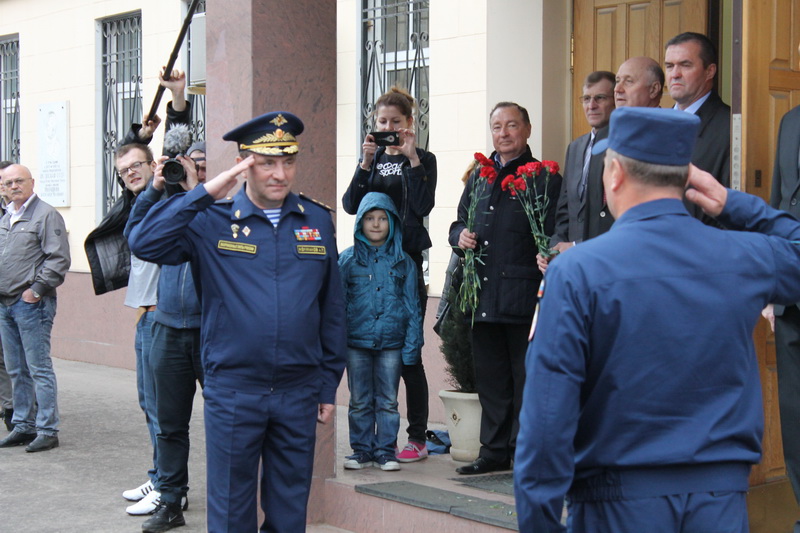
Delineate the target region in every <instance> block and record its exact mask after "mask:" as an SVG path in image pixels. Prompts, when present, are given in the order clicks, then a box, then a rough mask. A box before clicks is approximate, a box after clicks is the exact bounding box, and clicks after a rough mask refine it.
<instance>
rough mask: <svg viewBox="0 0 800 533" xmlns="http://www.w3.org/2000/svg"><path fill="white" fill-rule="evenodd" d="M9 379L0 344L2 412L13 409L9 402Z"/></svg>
mask: <svg viewBox="0 0 800 533" xmlns="http://www.w3.org/2000/svg"><path fill="white" fill-rule="evenodd" d="M11 398H12V396H11V378H10V377H8V372H6V362H5V359H4V358H3V345H2V344H1V343H0V408H2V410H3V411H5V410H6V409H13V408H14V403H13V402H12V400H11Z"/></svg>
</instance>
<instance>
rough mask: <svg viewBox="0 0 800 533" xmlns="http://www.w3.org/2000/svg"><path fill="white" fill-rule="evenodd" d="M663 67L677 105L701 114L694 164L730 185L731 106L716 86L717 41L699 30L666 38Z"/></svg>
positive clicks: (688, 111) (698, 114)
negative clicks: (715, 44) (718, 92)
mask: <svg viewBox="0 0 800 533" xmlns="http://www.w3.org/2000/svg"><path fill="white" fill-rule="evenodd" d="M664 70H665V71H666V75H667V89H668V90H669V95H670V96H671V97H672V98H673V99H674V100H675V102H676V103H675V109H680V110H682V111H686V112H687V113H694V114H695V115H697V116H698V117H700V131H699V133H698V136H697V144H696V145H695V147H694V152H693V153H692V164H694V165H695V166H697V167H699V168H700V169H702V170H705V171H706V172H708V173H709V174H711V175H712V176H714V177H715V178H716V179H717V181H719V182H720V183H721V184H723V185H724V186H726V187H728V186H730V146H731V131H730V130H731V108H730V106H728V105H727V104H725V103H724V102H723V101H722V100H721V99H720V97H719V95H718V94H717V93H716V91H714V90H713V88H714V78H715V77H716V75H717V51H716V48H715V47H714V44H713V43H712V42H711V40H710V39H709V38H708V37H706V36H705V35H702V34H700V33H693V32H686V33H681V34H680V35H676V36H675V37H673V38H672V39H670V40H669V41H667V47H666V54H665V56H664ZM687 205H688V204H687ZM698 212H699V211H698V209H697V208H695V213H698Z"/></svg>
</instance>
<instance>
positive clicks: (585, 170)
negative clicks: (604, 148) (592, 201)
mask: <svg viewBox="0 0 800 533" xmlns="http://www.w3.org/2000/svg"><path fill="white" fill-rule="evenodd" d="M593 146H594V133H592V136H591V137H590V138H589V146H588V147H587V148H586V153H585V154H584V155H583V170H582V171H581V186H580V189H579V190H580V193H581V200H583V197H584V196H586V183H587V182H588V178H589V161H591V160H592V147H593Z"/></svg>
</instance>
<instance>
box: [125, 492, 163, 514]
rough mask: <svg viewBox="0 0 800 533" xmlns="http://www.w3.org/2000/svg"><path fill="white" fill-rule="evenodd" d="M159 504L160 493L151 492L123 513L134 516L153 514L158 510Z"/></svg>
mask: <svg viewBox="0 0 800 533" xmlns="http://www.w3.org/2000/svg"><path fill="white" fill-rule="evenodd" d="M159 503H161V493H160V492H158V491H157V490H151V491H150V492H149V493H148V494H147V496H145V497H144V498H142V499H141V500H139V501H138V502H136V503H134V504H133V505H129V506H128V507H127V508H126V509H125V512H127V513H128V514H130V515H135V516H138V515H148V514H153V513H155V512H156V509H158V504H159Z"/></svg>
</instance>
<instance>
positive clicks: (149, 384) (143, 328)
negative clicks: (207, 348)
mask: <svg viewBox="0 0 800 533" xmlns="http://www.w3.org/2000/svg"><path fill="white" fill-rule="evenodd" d="M154 315H155V311H147V312H146V313H144V314H143V315H142V316H141V318H139V322H137V323H136V345H135V347H136V388H137V392H138V393H139V407H141V408H142V411H144V419H145V421H146V422H147V431H148V432H149V433H150V442H151V444H152V445H153V468H151V469H150V470H148V471H147V475H148V476H150V480H151V481H152V482H153V484H155V483H156V481H157V479H158V449H157V448H156V435H158V431H159V429H158V416H157V415H156V386H155V382H154V381H153V369H152V367H151V366H150V352H151V350H152V347H153V316H154Z"/></svg>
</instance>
